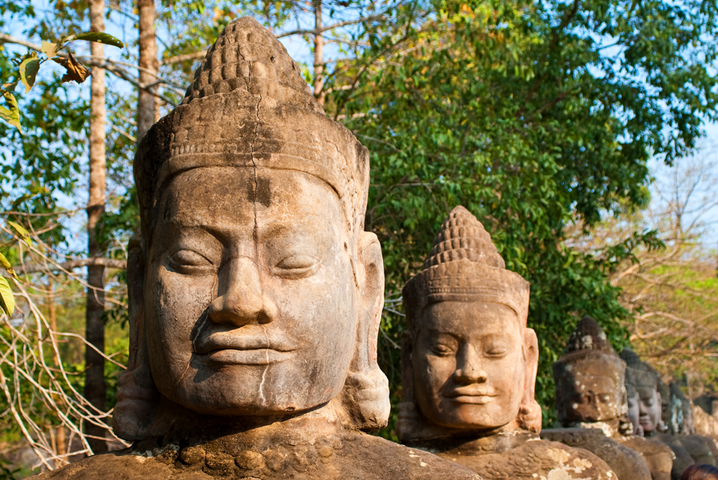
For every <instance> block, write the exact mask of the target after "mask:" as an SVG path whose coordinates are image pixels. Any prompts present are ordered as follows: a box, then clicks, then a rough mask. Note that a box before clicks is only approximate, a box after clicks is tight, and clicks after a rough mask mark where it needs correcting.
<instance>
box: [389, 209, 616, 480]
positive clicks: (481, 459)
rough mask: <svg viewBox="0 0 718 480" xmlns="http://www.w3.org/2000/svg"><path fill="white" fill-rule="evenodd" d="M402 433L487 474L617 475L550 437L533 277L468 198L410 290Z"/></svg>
mask: <svg viewBox="0 0 718 480" xmlns="http://www.w3.org/2000/svg"><path fill="white" fill-rule="evenodd" d="M403 298H404V305H405V309H406V314H407V316H406V318H407V323H408V328H407V331H406V333H405V335H404V337H403V339H402V382H403V385H402V392H403V402H402V403H401V405H400V406H399V421H398V423H397V434H398V436H399V439H400V440H401V441H402V442H403V443H405V444H407V445H409V446H415V447H418V448H423V449H426V450H429V451H431V452H435V453H437V454H438V455H440V456H442V457H444V458H447V459H449V460H452V461H455V462H458V463H460V464H462V465H465V466H467V467H469V468H471V469H472V470H474V471H476V472H477V473H479V474H480V475H481V476H482V477H483V478H485V479H499V478H501V479H504V478H512V479H534V478H546V477H547V478H554V477H555V478H567V479H568V478H594V479H599V478H615V473H614V472H612V471H611V470H610V468H609V467H608V465H606V464H605V463H604V462H603V461H602V460H601V459H599V458H598V457H596V456H595V455H593V454H591V453H589V452H587V451H585V450H581V449H576V448H572V447H569V446H567V445H563V444H560V443H556V442H549V441H544V440H540V439H539V437H538V432H539V431H540V429H541V409H540V407H539V406H538V404H537V403H536V400H535V399H534V384H535V381H536V369H537V365H538V342H537V339H536V334H535V333H534V331H533V330H532V329H530V328H527V327H526V321H527V318H528V307H529V284H528V282H526V281H525V280H524V279H523V278H522V277H521V276H520V275H518V274H516V273H514V272H511V271H508V270H506V269H505V264H504V261H503V259H502V258H501V256H500V255H499V254H498V252H497V250H496V247H495V246H494V245H493V242H492V241H491V238H490V237H489V234H488V233H487V232H486V230H485V229H484V228H483V226H482V225H481V223H480V222H479V221H478V220H477V219H476V218H475V217H474V216H473V215H472V214H471V213H470V212H469V211H468V210H466V209H465V208H464V207H456V208H455V209H454V210H453V211H452V212H451V214H450V215H449V217H448V218H447V219H446V220H445V221H444V223H443V225H442V227H441V230H440V231H439V233H438V234H437V236H436V239H435V240H434V245H433V247H432V249H431V253H430V255H429V258H428V259H427V260H426V262H425V263H424V266H423V268H422V270H421V272H419V273H418V274H417V275H416V276H414V277H413V278H412V279H411V280H409V282H408V283H407V284H406V286H405V287H404V290H403Z"/></svg>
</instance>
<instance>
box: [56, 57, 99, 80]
mask: <svg viewBox="0 0 718 480" xmlns="http://www.w3.org/2000/svg"><path fill="white" fill-rule="evenodd" d="M52 60H53V61H54V62H57V63H59V64H60V65H62V66H63V67H65V70H67V73H66V74H65V75H63V76H62V81H63V82H72V81H74V82H77V83H82V82H84V81H85V80H87V77H89V76H90V70H88V69H87V67H85V66H84V65H83V64H81V63H80V62H78V61H77V60H75V57H73V56H72V54H71V53H69V52H68V54H67V58H62V57H55V58H53V59H52Z"/></svg>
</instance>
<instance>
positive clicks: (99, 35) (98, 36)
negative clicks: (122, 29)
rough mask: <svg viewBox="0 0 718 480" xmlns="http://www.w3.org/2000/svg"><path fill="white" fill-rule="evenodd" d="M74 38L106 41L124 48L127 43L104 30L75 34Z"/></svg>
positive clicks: (105, 42) (98, 41) (108, 43)
mask: <svg viewBox="0 0 718 480" xmlns="http://www.w3.org/2000/svg"><path fill="white" fill-rule="evenodd" d="M73 40H87V41H88V42H96V43H104V44H105V45H112V46H113V47H117V48H124V46H125V44H124V43H122V42H121V41H120V40H118V39H116V38H115V37H113V36H112V35H110V34H108V33H103V32H87V33H81V34H79V35H75V36H74V37H73Z"/></svg>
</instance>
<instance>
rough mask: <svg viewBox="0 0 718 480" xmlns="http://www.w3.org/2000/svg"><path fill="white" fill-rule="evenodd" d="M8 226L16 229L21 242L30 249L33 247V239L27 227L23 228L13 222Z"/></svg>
mask: <svg viewBox="0 0 718 480" xmlns="http://www.w3.org/2000/svg"><path fill="white" fill-rule="evenodd" d="M7 224H8V225H10V226H11V227H12V228H14V229H15V231H16V232H17V233H18V234H19V235H20V240H22V241H23V242H25V244H26V245H27V246H28V247H30V246H32V245H31V244H32V237H31V236H30V232H28V231H27V230H25V227H23V226H22V225H20V224H19V223H16V222H11V221H8V222H7Z"/></svg>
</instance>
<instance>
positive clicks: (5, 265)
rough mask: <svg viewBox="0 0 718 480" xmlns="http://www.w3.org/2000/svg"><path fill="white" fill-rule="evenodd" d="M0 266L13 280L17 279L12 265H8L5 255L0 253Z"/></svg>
mask: <svg viewBox="0 0 718 480" xmlns="http://www.w3.org/2000/svg"><path fill="white" fill-rule="evenodd" d="M0 265H1V266H2V268H4V269H5V270H7V273H9V274H10V275H12V276H13V277H14V278H17V274H16V273H15V270H13V268H12V265H10V262H9V261H8V259H7V258H5V255H3V254H2V253H0Z"/></svg>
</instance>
